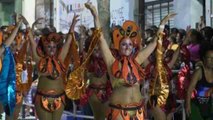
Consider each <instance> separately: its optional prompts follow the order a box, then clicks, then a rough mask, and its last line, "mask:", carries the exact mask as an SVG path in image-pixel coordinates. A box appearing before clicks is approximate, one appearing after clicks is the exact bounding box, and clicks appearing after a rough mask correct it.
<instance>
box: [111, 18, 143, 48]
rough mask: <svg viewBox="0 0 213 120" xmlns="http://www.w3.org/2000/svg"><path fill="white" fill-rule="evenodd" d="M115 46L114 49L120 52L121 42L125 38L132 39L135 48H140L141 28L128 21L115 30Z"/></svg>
mask: <svg viewBox="0 0 213 120" xmlns="http://www.w3.org/2000/svg"><path fill="white" fill-rule="evenodd" d="M112 34H113V44H114V48H115V49H117V50H119V46H120V42H121V41H122V40H123V39H125V38H130V39H131V40H132V43H133V45H134V47H139V46H140V44H141V35H140V34H139V27H138V26H137V25H136V23H135V22H133V21H130V20H127V21H125V22H124V23H123V26H122V27H116V28H115V29H114V30H113V33H112Z"/></svg>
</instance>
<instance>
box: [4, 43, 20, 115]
mask: <svg viewBox="0 0 213 120" xmlns="http://www.w3.org/2000/svg"><path fill="white" fill-rule="evenodd" d="M3 46H4V45H3ZM4 48H5V52H4V59H3V67H2V68H3V69H2V70H1V73H0V96H1V97H0V102H1V103H2V104H3V106H4V110H5V112H6V114H7V115H12V114H13V112H14V107H15V104H16V97H15V95H16V93H15V90H16V88H15V87H16V73H15V61H14V58H13V54H12V52H11V51H10V48H9V47H5V46H4Z"/></svg>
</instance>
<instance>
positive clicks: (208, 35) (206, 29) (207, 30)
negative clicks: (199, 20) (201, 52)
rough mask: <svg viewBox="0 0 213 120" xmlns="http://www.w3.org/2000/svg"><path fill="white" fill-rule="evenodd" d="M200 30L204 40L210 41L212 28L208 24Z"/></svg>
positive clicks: (212, 33) (212, 35)
mask: <svg viewBox="0 0 213 120" xmlns="http://www.w3.org/2000/svg"><path fill="white" fill-rule="evenodd" d="M200 32H201V33H202V35H203V37H204V40H206V41H210V40H211V38H212V37H213V29H212V28H211V27H209V26H207V27H204V28H202V29H201V30H200Z"/></svg>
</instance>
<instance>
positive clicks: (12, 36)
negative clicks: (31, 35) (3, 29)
mask: <svg viewBox="0 0 213 120" xmlns="http://www.w3.org/2000/svg"><path fill="white" fill-rule="evenodd" d="M22 21H23V20H22V19H21V18H20V20H19V21H18V23H17V24H16V26H15V29H14V30H13V31H12V33H11V34H10V35H9V37H8V38H7V39H6V40H5V41H4V42H3V44H4V46H5V47H9V46H10V45H11V43H12V42H13V40H14V39H15V37H16V34H17V32H18V30H19V27H20V26H21V23H22ZM4 50H5V49H4V47H3V46H1V47H0V56H1V55H2V54H3V53H4Z"/></svg>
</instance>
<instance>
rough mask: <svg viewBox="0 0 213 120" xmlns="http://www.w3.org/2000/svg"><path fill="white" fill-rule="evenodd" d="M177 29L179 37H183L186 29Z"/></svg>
mask: <svg viewBox="0 0 213 120" xmlns="http://www.w3.org/2000/svg"><path fill="white" fill-rule="evenodd" d="M178 31H179V32H178V33H179V35H180V39H183V37H184V36H186V31H185V30H184V29H179V30H178Z"/></svg>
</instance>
